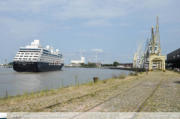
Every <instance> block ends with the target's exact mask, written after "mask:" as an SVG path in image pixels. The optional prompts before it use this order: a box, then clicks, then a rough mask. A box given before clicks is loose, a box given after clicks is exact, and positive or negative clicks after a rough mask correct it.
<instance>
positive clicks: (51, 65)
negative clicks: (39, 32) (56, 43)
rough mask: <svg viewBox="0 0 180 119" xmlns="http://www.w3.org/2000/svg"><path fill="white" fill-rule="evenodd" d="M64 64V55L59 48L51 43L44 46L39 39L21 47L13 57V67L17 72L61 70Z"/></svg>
mask: <svg viewBox="0 0 180 119" xmlns="http://www.w3.org/2000/svg"><path fill="white" fill-rule="evenodd" d="M63 65H64V60H63V56H62V54H61V53H59V50H58V49H56V50H55V51H54V50H53V48H52V47H50V46H49V45H47V46H46V48H43V47H42V46H41V45H40V42H39V40H34V41H33V42H32V43H31V44H30V45H27V46H25V47H21V48H20V49H19V51H18V52H17V54H16V56H15V57H14V59H13V69H14V70H15V71H17V72H45V71H55V70H61V68H62V67H63Z"/></svg>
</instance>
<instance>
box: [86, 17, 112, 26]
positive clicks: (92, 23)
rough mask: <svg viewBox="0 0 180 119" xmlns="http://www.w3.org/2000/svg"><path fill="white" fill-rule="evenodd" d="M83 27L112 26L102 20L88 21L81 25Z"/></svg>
mask: <svg viewBox="0 0 180 119" xmlns="http://www.w3.org/2000/svg"><path fill="white" fill-rule="evenodd" d="M83 25H84V26H91V27H94V26H96V27H97V26H112V24H111V23H110V22H109V21H107V20H104V19H96V20H89V21H87V22H85V23H83Z"/></svg>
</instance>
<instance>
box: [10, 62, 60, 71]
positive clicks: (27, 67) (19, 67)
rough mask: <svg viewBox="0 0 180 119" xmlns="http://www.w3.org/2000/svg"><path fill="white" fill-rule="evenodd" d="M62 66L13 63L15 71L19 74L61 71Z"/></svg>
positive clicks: (40, 63)
mask: <svg viewBox="0 0 180 119" xmlns="http://www.w3.org/2000/svg"><path fill="white" fill-rule="evenodd" d="M62 67H63V64H61V65H50V64H49V63H44V62H13V69H14V70H15V71H18V72H45V71H56V70H61V68H62Z"/></svg>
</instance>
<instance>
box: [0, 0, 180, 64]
mask: <svg viewBox="0 0 180 119" xmlns="http://www.w3.org/2000/svg"><path fill="white" fill-rule="evenodd" d="M179 6H180V0H0V62H3V61H4V59H8V61H12V58H13V57H14V56H15V54H16V52H17V51H18V49H19V47H21V46H25V45H27V44H29V43H30V42H31V41H33V40H34V39H40V42H41V44H42V45H44V46H45V45H47V44H49V45H52V46H53V47H55V48H59V49H60V51H61V52H62V53H63V55H64V58H65V60H66V63H68V62H69V60H70V59H78V58H79V56H80V54H83V55H84V56H86V58H87V60H89V61H90V60H93V59H94V57H95V54H96V53H95V50H99V51H101V52H99V55H98V60H100V61H103V62H105V63H111V62H113V61H115V60H116V61H119V62H132V57H133V55H134V53H135V52H136V49H137V47H138V45H139V44H142V43H143V42H145V41H146V39H147V38H148V37H150V29H151V27H152V25H155V24H156V16H157V15H158V16H159V20H160V21H159V22H160V37H161V46H162V52H163V54H164V55H165V54H167V53H169V52H171V51H173V50H175V49H177V48H179V47H180V7H179ZM80 52H81V53H80Z"/></svg>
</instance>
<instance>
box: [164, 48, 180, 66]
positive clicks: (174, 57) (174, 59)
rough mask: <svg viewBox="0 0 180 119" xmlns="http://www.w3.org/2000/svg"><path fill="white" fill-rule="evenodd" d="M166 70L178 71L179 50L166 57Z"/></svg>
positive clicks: (179, 64) (179, 63)
mask: <svg viewBox="0 0 180 119" xmlns="http://www.w3.org/2000/svg"><path fill="white" fill-rule="evenodd" d="M166 63H167V68H171V69H176V68H178V69H180V48H179V49H177V50H175V51H173V52H171V53H169V54H168V55H167V60H166Z"/></svg>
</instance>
